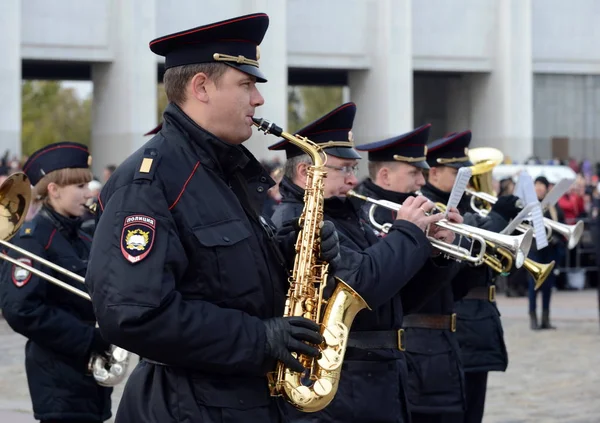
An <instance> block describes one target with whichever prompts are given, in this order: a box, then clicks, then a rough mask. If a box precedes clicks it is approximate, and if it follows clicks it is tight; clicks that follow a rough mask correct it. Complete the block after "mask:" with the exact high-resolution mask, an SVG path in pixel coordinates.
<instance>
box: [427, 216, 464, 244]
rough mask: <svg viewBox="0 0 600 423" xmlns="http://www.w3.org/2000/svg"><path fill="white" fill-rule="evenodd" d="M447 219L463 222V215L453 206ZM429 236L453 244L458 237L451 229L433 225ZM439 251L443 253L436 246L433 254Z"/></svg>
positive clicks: (452, 221)
mask: <svg viewBox="0 0 600 423" xmlns="http://www.w3.org/2000/svg"><path fill="white" fill-rule="evenodd" d="M446 219H447V220H448V222H451V223H463V217H462V216H461V215H460V212H459V211H458V210H457V209H456V208H455V207H452V208H451V209H450V210H448V216H447V218H446ZM429 236H431V237H433V238H435V239H437V240H439V241H442V242H445V243H448V244H452V243H453V242H454V239H455V238H456V233H454V231H451V230H450V229H444V228H442V227H440V226H437V225H432V226H430V228H429ZM439 253H441V251H440V250H438V249H435V248H434V253H433V255H438V254H439Z"/></svg>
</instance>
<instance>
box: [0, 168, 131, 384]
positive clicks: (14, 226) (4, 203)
mask: <svg viewBox="0 0 600 423" xmlns="http://www.w3.org/2000/svg"><path fill="white" fill-rule="evenodd" d="M30 204H31V184H30V182H29V179H28V178H27V176H26V175H25V174H24V173H22V172H17V173H14V174H12V175H11V176H9V177H8V179H6V180H5V181H4V182H3V183H2V185H0V245H1V246H3V247H5V248H8V249H11V250H14V251H16V252H18V253H19V254H22V255H24V256H26V257H29V258H30V259H32V260H35V261H37V262H38V263H40V264H43V265H44V266H47V267H49V268H51V269H52V270H54V271H56V272H58V273H61V274H63V275H65V276H68V277H69V278H71V279H73V280H75V281H77V282H81V283H84V282H85V278H83V277H82V276H80V275H78V274H76V273H73V272H71V271H69V270H67V269H65V268H64V267H60V266H58V265H56V264H54V263H52V262H50V261H48V260H46V259H44V258H43V257H39V256H37V255H35V254H33V253H31V252H29V251H27V250H25V249H24V248H21V247H18V246H16V245H14V244H11V243H10V242H8V240H10V239H11V238H12V237H13V236H14V235H15V234H16V233H17V232H18V230H19V228H20V227H21V225H23V223H24V222H25V217H26V216H27V211H28V210H29V206H30ZM0 259H2V260H5V261H7V262H9V263H12V264H14V265H16V266H18V267H20V268H22V269H25V270H28V271H29V272H31V273H32V274H34V275H36V276H38V277H40V278H42V279H45V280H47V281H48V282H50V283H52V284H54V285H56V286H59V287H61V288H63V289H65V290H67V291H69V292H71V293H73V294H75V295H78V296H79V297H81V298H84V299H86V300H89V301H91V298H90V296H89V295H88V294H87V293H86V292H83V291H82V290H80V289H77V288H75V287H74V286H72V285H70V284H68V283H66V282H64V281H61V280H60V279H57V278H55V277H54V276H52V275H49V274H47V273H45V272H42V271H41V270H38V269H36V268H35V267H33V266H29V265H27V264H25V263H22V262H20V261H18V260H17V259H14V258H12V257H10V256H9V255H8V254H6V253H4V252H2V253H0ZM129 355H130V353H129V352H128V351H126V350H124V349H122V348H120V347H117V346H115V345H111V347H110V349H109V351H107V353H106V354H92V356H91V357H90V360H89V362H88V371H89V372H90V373H91V375H92V376H93V377H94V380H95V381H96V383H98V385H100V386H107V387H111V386H115V385H117V384H119V383H120V382H122V381H123V379H124V378H125V376H126V375H127V368H128V365H129Z"/></svg>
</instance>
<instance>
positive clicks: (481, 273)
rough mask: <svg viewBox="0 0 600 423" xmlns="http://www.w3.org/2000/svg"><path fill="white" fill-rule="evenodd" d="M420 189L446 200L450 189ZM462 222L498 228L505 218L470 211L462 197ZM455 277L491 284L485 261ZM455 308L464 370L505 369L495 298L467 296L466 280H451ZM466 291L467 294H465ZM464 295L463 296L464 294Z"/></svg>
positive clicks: (471, 283) (465, 267)
mask: <svg viewBox="0 0 600 423" xmlns="http://www.w3.org/2000/svg"><path fill="white" fill-rule="evenodd" d="M421 192H422V193H423V195H425V196H426V197H427V198H429V199H430V200H432V201H436V202H438V201H439V202H442V203H444V204H445V203H447V202H448V198H449V196H450V193H445V192H442V191H440V190H439V189H437V188H435V187H433V186H432V185H430V184H429V183H427V184H426V185H425V186H424V187H423V188H422V189H421ZM458 209H459V211H460V212H461V214H463V217H464V223H465V224H466V225H470V226H476V227H478V228H482V229H486V230H489V231H493V232H500V231H501V230H502V229H504V228H505V227H506V225H507V224H508V222H507V221H506V220H505V219H504V218H503V217H501V216H500V215H499V214H497V213H495V212H493V211H492V212H490V213H489V214H488V216H487V217H485V218H484V217H481V216H479V215H477V214H475V213H471V212H470V210H471V208H470V206H469V203H468V198H467V197H463V199H462V200H461V202H460V204H459V206H458ZM462 267H463V268H462V270H461V271H460V273H459V274H458V275H457V276H456V279H459V280H461V281H466V287H468V288H470V289H471V290H473V289H481V288H483V289H484V290H485V289H489V286H491V285H493V283H494V278H493V274H492V271H491V270H490V269H489V267H488V266H486V265H481V266H478V267H472V266H470V265H469V264H467V263H466V262H465V263H463V265H462ZM453 288H454V292H455V300H457V302H456V303H455V308H454V310H455V312H456V314H457V330H456V336H457V338H458V342H459V345H460V349H461V358H462V363H463V368H464V371H465V372H487V371H494V370H497V371H504V370H506V367H507V366H508V354H507V351H506V345H505V343H504V331H503V329H502V323H501V321H500V312H499V311H498V308H497V307H496V303H495V302H494V301H489V299H473V298H469V293H468V292H465V289H464V288H465V283H462V282H461V283H459V284H454V283H453ZM465 294H466V295H465ZM463 296H464V298H463Z"/></svg>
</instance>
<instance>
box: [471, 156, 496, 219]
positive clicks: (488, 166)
mask: <svg viewBox="0 0 600 423" xmlns="http://www.w3.org/2000/svg"><path fill="white" fill-rule="evenodd" d="M468 156H469V160H470V161H471V163H473V166H471V180H470V183H471V186H472V187H473V189H474V190H475V191H479V192H488V193H490V194H493V193H494V187H493V178H492V170H493V169H494V168H495V167H496V166H498V165H499V164H500V163H502V162H503V161H504V154H502V151H500V150H498V149H497V148H492V147H478V148H470V149H469V151H468ZM486 208H489V206H488V207H486Z"/></svg>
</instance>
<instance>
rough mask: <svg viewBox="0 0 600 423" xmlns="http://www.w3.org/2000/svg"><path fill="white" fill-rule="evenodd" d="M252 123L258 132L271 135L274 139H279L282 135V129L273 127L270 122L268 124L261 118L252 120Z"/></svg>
mask: <svg viewBox="0 0 600 423" xmlns="http://www.w3.org/2000/svg"><path fill="white" fill-rule="evenodd" d="M252 122H254V125H256V126H257V127H258V130H259V131H263V132H264V133H265V135H266V134H273V135H275V136H276V137H280V136H281V134H282V133H283V129H281V128H280V127H279V126H277V125H275V124H274V123H272V122H269V121H268V120H265V119H263V118H260V119H259V118H255V117H253V118H252Z"/></svg>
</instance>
